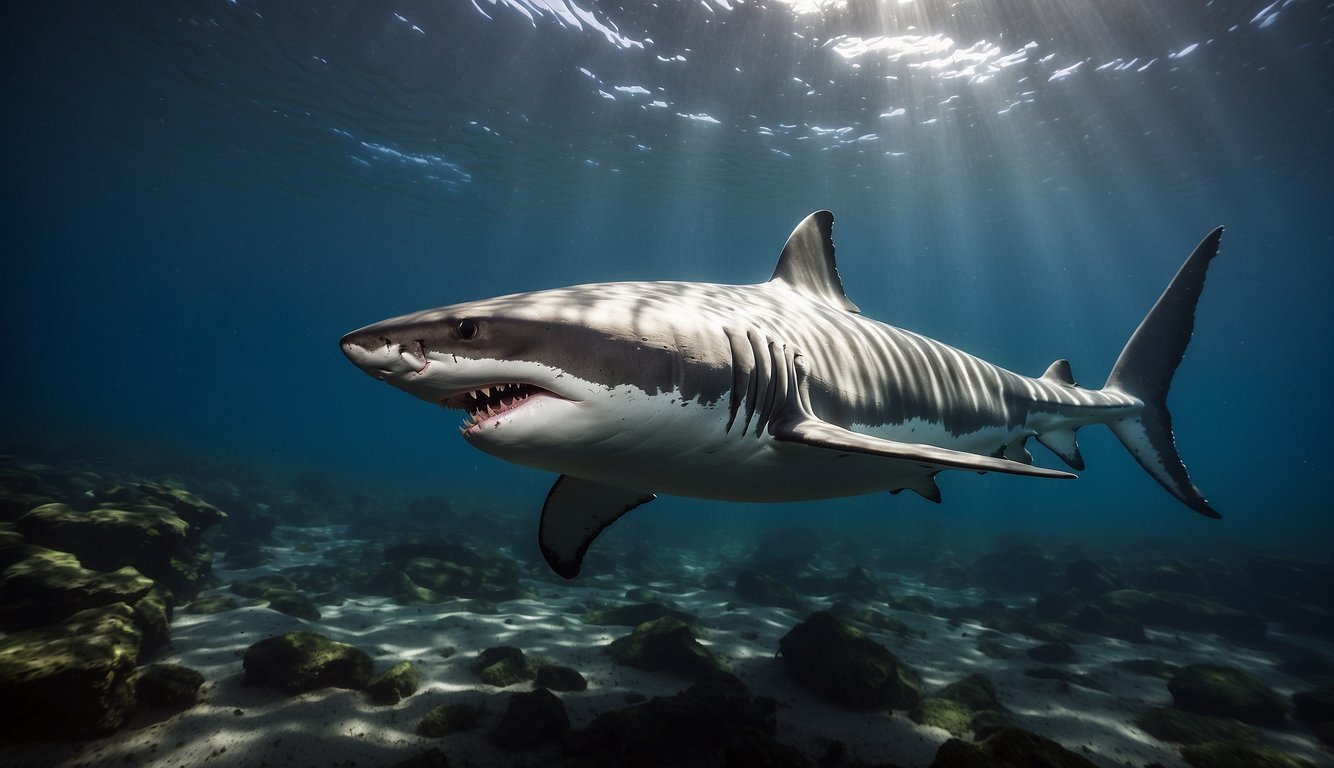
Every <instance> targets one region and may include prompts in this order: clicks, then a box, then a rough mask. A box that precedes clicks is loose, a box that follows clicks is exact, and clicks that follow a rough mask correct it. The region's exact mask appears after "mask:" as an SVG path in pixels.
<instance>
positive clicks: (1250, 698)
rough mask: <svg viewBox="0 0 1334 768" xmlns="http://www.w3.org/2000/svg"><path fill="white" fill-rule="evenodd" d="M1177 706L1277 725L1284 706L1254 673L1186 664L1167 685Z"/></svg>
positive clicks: (1220, 715)
mask: <svg viewBox="0 0 1334 768" xmlns="http://www.w3.org/2000/svg"><path fill="white" fill-rule="evenodd" d="M1167 689H1168V690H1169V691H1171V692H1172V700H1173V701H1174V702H1175V703H1176V706H1177V707H1178V708H1179V709H1184V710H1186V711H1188V712H1195V713H1197V714H1201V715H1214V716H1216V717H1232V718H1236V719H1237V720H1240V721H1242V722H1243V723H1250V724H1252V725H1278V724H1280V723H1282V722H1283V720H1284V718H1285V717H1286V716H1287V713H1288V705H1287V703H1286V702H1285V701H1284V700H1283V698H1282V697H1281V696H1279V695H1278V694H1277V693H1275V692H1274V691H1273V690H1271V689H1270V688H1269V686H1267V685H1265V684H1264V683H1263V682H1261V681H1260V680H1259V679H1258V678H1256V677H1255V676H1254V675H1251V674H1249V673H1247V672H1243V671H1241V670H1240V669H1236V668H1234V667H1225V666H1221V665H1218V664H1190V665H1188V666H1186V667H1183V668H1182V669H1181V671H1180V672H1178V673H1177V674H1176V675H1175V676H1174V677H1173V678H1172V679H1171V680H1170V681H1169V682H1168V684H1167Z"/></svg>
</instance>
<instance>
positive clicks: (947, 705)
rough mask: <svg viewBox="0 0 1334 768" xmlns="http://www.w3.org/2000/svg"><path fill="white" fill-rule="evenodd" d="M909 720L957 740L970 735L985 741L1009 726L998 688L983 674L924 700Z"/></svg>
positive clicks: (968, 677)
mask: <svg viewBox="0 0 1334 768" xmlns="http://www.w3.org/2000/svg"><path fill="white" fill-rule="evenodd" d="M908 717H909V718H911V719H912V721H913V722H915V723H920V724H922V725H930V726H933V727H936V728H942V729H944V730H946V731H949V733H950V735H952V736H955V737H957V738H966V737H967V736H968V735H969V734H970V733H973V734H975V735H976V736H977V737H979V738H985V737H986V736H988V735H990V734H991V733H993V732H995V731H997V730H999V728H1000V727H1002V726H1003V725H1005V724H1008V717H1007V716H1006V714H1005V707H1003V706H1002V705H1001V703H1000V699H998V698H997V697H996V688H995V686H993V685H992V683H991V680H990V679H989V678H987V676H986V675H983V674H980V673H978V674H972V675H969V676H967V677H965V678H963V679H962V680H958V681H956V682H953V683H950V684H949V685H947V686H945V687H944V688H942V689H941V690H940V691H939V692H938V693H936V694H935V695H934V696H931V697H928V698H925V699H922V700H921V701H920V702H919V703H918V704H917V706H915V707H913V708H912V710H911V711H910V712H909V713H908Z"/></svg>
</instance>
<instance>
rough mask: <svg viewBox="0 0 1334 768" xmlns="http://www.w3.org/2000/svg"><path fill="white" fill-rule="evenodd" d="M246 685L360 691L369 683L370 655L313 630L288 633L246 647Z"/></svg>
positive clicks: (302, 689)
mask: <svg viewBox="0 0 1334 768" xmlns="http://www.w3.org/2000/svg"><path fill="white" fill-rule="evenodd" d="M242 665H243V667H244V669H245V682H246V685H268V686H272V687H274V688H278V689H280V690H283V691H286V692H288V693H301V692H304V691H311V690H315V689H317V688H330V687H332V688H352V689H354V690H361V689H363V688H365V687H366V685H367V684H368V683H369V682H370V678H371V668H372V666H373V663H372V662H371V657H370V656H368V655H367V654H366V653H365V652H364V651H362V650H360V649H358V648H355V647H353V646H351V645H348V644H347V643H340V642H337V641H334V640H330V639H329V638H327V637H325V636H323V635H318V634H315V633H314V632H289V633H287V634H285V635H280V636H278V637H270V638H268V639H265V640H261V641H259V642H258V643H255V644H254V645H252V646H250V647H249V648H247V649H246V652H245V657H244V659H243V661H242Z"/></svg>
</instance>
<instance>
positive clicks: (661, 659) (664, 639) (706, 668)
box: [608, 616, 724, 678]
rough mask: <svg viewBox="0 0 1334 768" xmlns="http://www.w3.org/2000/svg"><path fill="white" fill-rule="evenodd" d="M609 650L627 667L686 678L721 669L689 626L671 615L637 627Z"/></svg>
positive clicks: (609, 647) (616, 641) (613, 642)
mask: <svg viewBox="0 0 1334 768" xmlns="http://www.w3.org/2000/svg"><path fill="white" fill-rule="evenodd" d="M608 650H609V651H610V652H611V655H612V656H613V657H614V658H615V659H616V660H617V661H618V662H620V663H622V664H625V665H627V666H631V667H636V668H638V669H646V670H648V671H650V672H658V671H662V672H671V673H673V674H677V675H680V676H682V677H687V678H697V677H700V676H702V675H706V674H708V673H709V672H713V671H714V670H718V669H723V668H724V666H723V664H722V662H720V661H718V659H716V658H715V657H714V655H713V654H712V653H711V652H710V651H709V649H708V648H705V647H704V646H702V645H700V644H699V641H698V640H696V639H695V633H694V631H693V630H692V629H691V628H690V627H689V625H687V624H685V623H684V622H682V621H680V620H678V619H674V618H672V617H670V616H666V617H663V618H661V619H655V620H653V621H647V622H644V623H643V624H640V625H639V626H638V627H636V628H635V631H634V632H632V633H631V634H629V635H627V636H625V637H622V638H620V639H617V640H613V641H612V643H611V645H610V646H608Z"/></svg>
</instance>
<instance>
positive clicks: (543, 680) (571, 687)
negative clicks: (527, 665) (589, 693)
mask: <svg viewBox="0 0 1334 768" xmlns="http://www.w3.org/2000/svg"><path fill="white" fill-rule="evenodd" d="M533 685H536V686H538V687H540V688H550V689H551V690H553V691H583V690H587V689H588V681H587V680H585V679H584V676H583V675H581V674H579V671H578V670H575V669H570V668H569V667H558V666H556V665H554V664H543V665H541V666H540V667H538V668H537V676H536V677H535V678H533Z"/></svg>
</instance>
